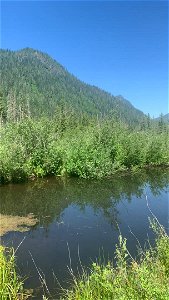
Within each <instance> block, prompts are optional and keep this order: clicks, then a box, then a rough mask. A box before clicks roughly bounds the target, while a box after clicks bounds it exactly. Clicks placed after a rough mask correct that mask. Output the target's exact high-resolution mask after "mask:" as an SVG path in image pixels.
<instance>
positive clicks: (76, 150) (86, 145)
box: [0, 119, 169, 184]
mask: <svg viewBox="0 0 169 300" xmlns="http://www.w3.org/2000/svg"><path fill="white" fill-rule="evenodd" d="M0 136H1V140H0V184H4V183H10V182H13V183H16V182H24V181H27V180H28V179H34V178H37V177H44V176H51V175H55V176H69V177H80V178H89V179H92V178H104V177H109V176H112V175H113V174H115V173H116V172H126V171H136V170H138V169H143V168H147V167H152V166H168V165H169V151H168V132H167V128H164V129H163V130H161V129H160V130H159V128H156V127H152V128H146V129H142V128H130V127H129V126H126V125H125V124H121V123H118V122H115V121H112V120H102V121H97V120H95V121H92V120H90V121H88V122H87V123H86V124H80V123H79V124H77V123H75V122H74V123H72V122H69V123H66V124H58V123H57V121H56V120H49V119H40V120H38V121H35V120H31V119H28V120H23V121H21V122H19V123H14V124H7V125H5V126H4V127H1V128H0Z"/></svg>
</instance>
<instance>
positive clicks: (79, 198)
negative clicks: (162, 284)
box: [0, 169, 169, 299]
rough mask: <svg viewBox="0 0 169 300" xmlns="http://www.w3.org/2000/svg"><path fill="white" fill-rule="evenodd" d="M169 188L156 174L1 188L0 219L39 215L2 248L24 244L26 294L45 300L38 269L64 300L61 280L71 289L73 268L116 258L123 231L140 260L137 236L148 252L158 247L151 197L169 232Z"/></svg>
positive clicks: (162, 173) (20, 259) (164, 175)
mask: <svg viewBox="0 0 169 300" xmlns="http://www.w3.org/2000/svg"><path fill="white" fill-rule="evenodd" d="M168 187H169V170H156V169H154V170H151V172H150V171H147V172H146V173H139V174H138V175H134V176H133V175H126V176H117V175H116V176H114V177H113V178H111V179H105V180H101V181H88V180H79V179H64V180H62V179H58V178H57V179H56V178H50V179H49V178H48V179H41V180H38V181H34V182H30V183H26V184H17V185H6V186H1V187H0V213H2V214H8V215H19V216H26V215H27V214H29V213H33V214H34V215H35V216H36V217H37V218H38V220H39V223H38V224H36V225H35V226H34V227H33V228H32V229H31V230H30V231H29V232H26V233H25V232H24V233H21V232H9V233H7V234H5V235H4V236H3V237H2V239H1V242H2V244H4V245H8V246H11V245H12V246H14V247H15V248H16V247H17V246H18V245H19V244H20V242H21V241H22V240H23V238H24V241H23V242H22V244H21V245H20V247H19V249H18V251H17V264H18V266H19V269H20V271H21V273H22V275H26V276H27V277H29V278H28V279H26V282H25V286H26V288H33V289H35V290H34V291H35V293H34V294H35V297H34V299H41V294H42V289H41V288H40V286H41V284H40V280H39V274H38V272H37V269H36V267H37V268H38V269H39V270H40V272H41V274H42V273H43V274H44V276H45V279H46V283H47V286H48V289H49V291H50V293H51V295H52V297H53V299H59V293H60V288H59V284H58V283H57V280H58V281H59V283H60V284H61V286H62V287H64V288H67V287H69V285H70V283H71V276H70V273H69V268H70V267H72V269H73V272H74V274H77V273H78V272H81V266H80V265H81V264H82V265H83V266H86V267H87V266H90V265H91V262H92V261H96V259H97V258H98V257H101V258H102V260H104V261H107V260H108V258H112V259H113V258H114V250H115V244H116V243H117V241H118V234H119V231H118V230H119V229H120V231H121V233H122V235H123V236H125V237H126V238H127V245H128V249H129V250H130V252H131V254H132V255H134V256H135V255H136V253H137V241H136V238H135V237H134V235H135V236H136V237H137V239H138V240H139V241H140V243H141V245H142V246H144V245H145V243H146V240H147V238H149V240H150V242H151V243H153V242H154V235H153V233H152V231H151V229H150V228H149V221H148V217H149V216H151V213H150V211H149V208H148V206H147V201H146V197H147V199H148V205H149V207H150V208H151V210H152V212H153V213H154V214H155V215H156V217H157V218H158V219H159V221H160V222H161V224H163V225H164V226H165V227H166V229H167V230H168V213H169V211H168V208H169V199H168ZM118 228H119V229H118ZM131 231H132V233H133V234H132V233H131ZM69 253H70V255H69ZM70 257H71V260H70ZM35 264H36V267H35ZM54 274H55V275H54ZM56 278H57V280H56Z"/></svg>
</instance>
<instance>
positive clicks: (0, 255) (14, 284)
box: [0, 246, 28, 300]
mask: <svg viewBox="0 0 169 300" xmlns="http://www.w3.org/2000/svg"><path fill="white" fill-rule="evenodd" d="M7 250H8V252H7ZM27 298H28V295H26V293H25V292H24V288H23V281H22V280H21V279H20V278H19V277H18V275H17V272H16V266H15V255H14V250H13V249H10V250H9V249H5V248H4V247H2V246H0V299H1V300H23V299H24V300H25V299H27Z"/></svg>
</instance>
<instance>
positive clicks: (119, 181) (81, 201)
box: [0, 169, 169, 226]
mask: <svg viewBox="0 0 169 300" xmlns="http://www.w3.org/2000/svg"><path fill="white" fill-rule="evenodd" d="M168 183H169V170H166V169H164V170H162V169H151V170H147V171H146V172H139V173H137V174H135V175H133V174H128V175H125V176H124V175H123V176H122V175H121V176H119V175H114V177H112V178H110V179H102V180H100V181H96V180H93V181H89V180H80V179H76V178H65V179H61V178H54V177H53V178H48V179H40V180H37V181H34V182H30V183H27V184H17V185H6V186H2V187H1V188H0V194H1V205H0V212H1V213H2V214H11V215H27V214H28V213H33V214H34V215H36V216H37V217H38V218H39V220H40V224H43V226H47V225H48V224H50V223H51V222H52V221H53V220H54V219H55V218H56V219H57V220H58V221H59V220H60V219H61V214H62V213H63V211H64V209H65V208H67V207H68V206H69V205H72V204H74V205H78V207H79V208H80V209H81V210H82V211H83V210H84V209H85V207H86V205H89V206H91V207H92V208H93V210H94V212H95V213H96V214H97V213H98V212H99V211H100V209H101V210H102V211H103V213H104V216H105V217H106V218H108V219H109V221H110V222H111V223H112V224H113V225H116V223H118V222H117V221H118V210H117V208H116V205H117V203H119V202H120V201H122V200H123V199H127V200H128V201H129V202H130V201H131V199H132V197H133V196H136V197H138V198H140V197H141V196H142V195H143V192H144V188H145V186H146V185H148V186H149V187H150V189H151V192H152V193H153V195H159V194H160V192H161V191H162V190H163V189H164V188H166V187H167V185H168Z"/></svg>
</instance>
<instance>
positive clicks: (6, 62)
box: [0, 48, 145, 124]
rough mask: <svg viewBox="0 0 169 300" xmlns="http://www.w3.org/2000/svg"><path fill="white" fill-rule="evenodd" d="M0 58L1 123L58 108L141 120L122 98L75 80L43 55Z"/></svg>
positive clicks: (3, 54) (0, 53)
mask: <svg viewBox="0 0 169 300" xmlns="http://www.w3.org/2000/svg"><path fill="white" fill-rule="evenodd" d="M0 59H1V60H0V63H1V81H0V115H1V118H3V120H4V121H6V120H7V121H16V120H19V119H21V118H24V117H25V116H31V117H36V118H37V117H40V116H42V115H45V116H49V117H52V116H53V115H54V114H55V111H56V110H57V108H58V107H61V108H63V107H64V108H65V107H66V108H67V109H73V110H74V111H77V112H78V113H86V114H87V115H91V114H92V115H93V114H94V115H105V114H108V113H109V114H110V113H111V114H113V115H114V116H116V118H120V119H121V120H122V121H124V122H127V123H131V124H133V123H136V122H138V121H141V120H142V119H144V117H145V115H144V114H143V113H142V112H141V111H139V110H138V109H136V108H135V107H134V106H133V105H132V104H131V103H130V102H129V101H127V100H125V99H124V98H123V97H122V96H116V97H115V96H112V95H111V94H110V93H108V92H105V91H103V90H101V89H99V88H97V87H95V86H91V85H89V84H86V83H84V82H82V81H80V80H78V79H77V78H76V77H75V76H73V75H72V74H70V73H69V72H68V71H67V70H66V69H65V68H64V67H63V66H61V65H60V64H59V63H58V62H56V61H55V60H54V59H52V58H51V57H50V56H48V55H47V54H45V53H42V52H40V51H37V50H34V49H30V48H25V49H22V50H20V51H10V50H0Z"/></svg>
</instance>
